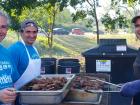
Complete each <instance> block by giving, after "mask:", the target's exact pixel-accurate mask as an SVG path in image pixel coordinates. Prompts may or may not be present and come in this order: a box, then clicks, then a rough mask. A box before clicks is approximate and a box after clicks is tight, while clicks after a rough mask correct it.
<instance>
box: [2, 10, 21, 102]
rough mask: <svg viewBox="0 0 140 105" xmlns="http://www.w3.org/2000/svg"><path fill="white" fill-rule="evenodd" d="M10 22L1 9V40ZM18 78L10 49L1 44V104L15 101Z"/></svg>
mask: <svg viewBox="0 0 140 105" xmlns="http://www.w3.org/2000/svg"><path fill="white" fill-rule="evenodd" d="M8 22H9V19H8V17H7V15H6V14H5V13H3V12H2V11H0V42H1V41H2V40H3V39H4V38H5V36H6V34H7V31H8ZM18 78H19V75H18V72H17V70H16V68H15V66H14V64H13V62H12V59H11V56H10V54H9V53H8V50H7V49H6V48H4V47H3V46H2V45H1V44H0V105H4V104H8V105H10V104H12V103H13V102H14V101H15V98H16V92H15V88H13V87H14V85H13V83H14V82H15V81H16V80H17V79H18Z"/></svg>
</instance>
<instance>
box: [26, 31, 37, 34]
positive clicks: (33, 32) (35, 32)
mask: <svg viewBox="0 0 140 105" xmlns="http://www.w3.org/2000/svg"><path fill="white" fill-rule="evenodd" d="M37 32H38V31H25V33H26V34H31V33H32V34H37Z"/></svg>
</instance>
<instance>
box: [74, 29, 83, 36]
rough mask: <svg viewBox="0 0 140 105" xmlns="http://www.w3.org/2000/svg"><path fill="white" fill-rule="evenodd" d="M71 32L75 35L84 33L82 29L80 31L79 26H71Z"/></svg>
mask: <svg viewBox="0 0 140 105" xmlns="http://www.w3.org/2000/svg"><path fill="white" fill-rule="evenodd" d="M71 33H72V34H75V35H84V31H82V30H81V29H80V28H73V29H72V31H71Z"/></svg>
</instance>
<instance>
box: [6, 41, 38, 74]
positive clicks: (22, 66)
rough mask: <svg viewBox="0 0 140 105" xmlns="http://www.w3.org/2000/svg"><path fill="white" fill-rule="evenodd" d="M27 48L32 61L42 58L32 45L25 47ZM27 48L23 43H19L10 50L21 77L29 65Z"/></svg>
mask: <svg viewBox="0 0 140 105" xmlns="http://www.w3.org/2000/svg"><path fill="white" fill-rule="evenodd" d="M25 46H26V48H27V50H28V52H29V55H30V58H31V59H39V58H40V57H39V55H38V53H37V52H36V50H35V49H34V48H33V46H31V45H25ZM25 46H24V45H23V43H22V42H20V41H18V42H16V43H14V44H12V45H11V46H10V47H9V48H8V50H9V52H10V53H11V55H12V57H13V60H14V63H15V66H16V67H17V70H18V72H19V74H20V76H21V75H22V74H23V73H24V71H25V70H26V68H27V66H28V64H29V58H28V55H27V51H26V48H25Z"/></svg>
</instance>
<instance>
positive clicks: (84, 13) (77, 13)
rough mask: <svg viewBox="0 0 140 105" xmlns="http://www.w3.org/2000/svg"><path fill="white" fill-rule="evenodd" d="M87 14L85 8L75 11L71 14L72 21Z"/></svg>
mask: <svg viewBox="0 0 140 105" xmlns="http://www.w3.org/2000/svg"><path fill="white" fill-rule="evenodd" d="M86 16H87V13H86V11H85V10H79V11H77V12H76V14H72V17H73V21H74V22H75V21H77V20H79V19H84V18H85V17H86Z"/></svg>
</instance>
